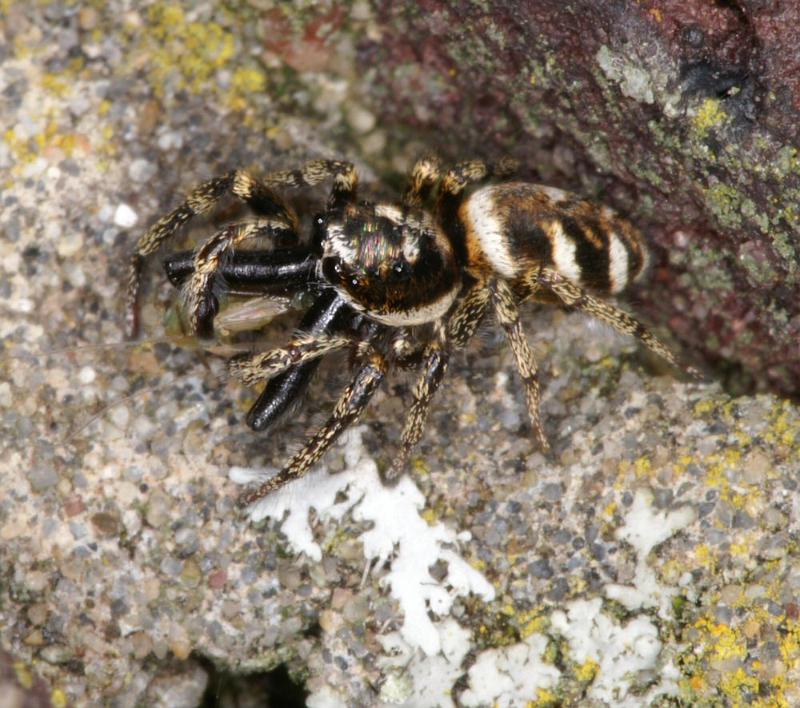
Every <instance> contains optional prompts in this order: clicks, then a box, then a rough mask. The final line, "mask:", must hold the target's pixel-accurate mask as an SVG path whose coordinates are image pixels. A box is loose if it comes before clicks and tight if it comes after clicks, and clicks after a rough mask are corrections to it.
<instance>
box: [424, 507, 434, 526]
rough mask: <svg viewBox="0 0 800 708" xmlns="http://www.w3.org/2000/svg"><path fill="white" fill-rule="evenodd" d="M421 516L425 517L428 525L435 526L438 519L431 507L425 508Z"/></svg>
mask: <svg viewBox="0 0 800 708" xmlns="http://www.w3.org/2000/svg"><path fill="white" fill-rule="evenodd" d="M420 516H421V517H422V518H423V519H425V523H426V524H428V526H434V525H435V524H436V523H437V521H438V519H437V518H436V512H435V511H434V510H433V509H431V508H427V509H423V510H422V513H421V514H420Z"/></svg>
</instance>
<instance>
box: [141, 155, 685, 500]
mask: <svg viewBox="0 0 800 708" xmlns="http://www.w3.org/2000/svg"><path fill="white" fill-rule="evenodd" d="M505 169H506V168H505V166H504V167H502V168H500V169H497V170H495V171H494V172H493V171H492V170H490V169H489V168H488V167H487V166H486V165H485V164H484V163H482V162H479V161H469V162H463V163H460V164H457V165H455V166H454V167H453V168H451V169H449V170H446V171H444V170H442V169H441V168H440V166H439V163H438V162H437V161H436V160H435V159H432V158H426V159H423V160H420V161H419V162H417V164H416V165H415V166H414V168H413V170H412V172H411V175H410V179H409V186H408V188H407V190H406V192H405V194H404V195H403V199H402V200H401V202H400V203H398V204H391V203H369V202H359V201H358V200H357V198H356V184H357V179H356V173H355V170H354V168H353V166H352V165H351V164H350V163H347V162H337V161H331V160H317V161H314V162H310V163H308V164H306V165H305V166H304V167H302V168H301V169H298V170H290V171H284V172H273V173H271V174H269V175H267V176H265V177H264V178H262V179H256V178H254V177H252V176H251V175H249V174H248V173H247V172H244V171H235V172H232V173H229V174H227V175H225V176H223V177H218V178H215V179H212V180H210V181H208V182H206V183H204V184H203V185H201V186H199V187H198V188H196V189H195V190H194V191H193V192H192V193H191V194H190V195H189V196H188V197H187V199H186V201H185V202H184V203H183V204H181V205H180V206H178V207H177V208H176V209H175V210H174V211H172V212H170V213H169V214H167V215H166V216H165V217H163V218H162V219H161V220H159V221H158V222H156V223H155V224H154V225H153V226H152V227H151V228H150V229H149V230H148V231H147V232H146V233H145V234H144V235H143V236H142V237H141V239H140V240H139V243H138V245H137V249H136V252H135V253H134V255H133V258H132V261H131V267H130V276H129V288H128V313H129V333H130V334H131V335H134V334H135V332H136V329H137V321H136V312H137V307H136V301H137V298H138V291H139V283H140V276H141V268H142V263H143V261H144V258H145V257H146V256H147V255H149V254H151V253H153V252H154V251H155V250H157V249H158V248H159V246H160V245H161V244H162V243H164V242H165V241H166V240H167V239H169V238H170V237H171V236H172V235H173V234H175V233H176V232H177V231H178V230H179V228H180V227H181V226H182V225H183V224H185V223H186V222H187V221H189V220H190V219H191V218H192V217H194V216H196V215H200V214H206V213H208V212H210V211H211V210H212V209H213V208H214V207H215V206H216V205H217V204H218V203H219V201H220V200H221V199H222V198H223V197H225V196H226V195H229V194H232V195H234V196H235V197H237V198H239V199H241V200H243V201H244V202H246V203H247V204H248V205H249V207H250V208H251V210H252V212H253V216H252V218H248V219H247V220H245V221H240V222H235V223H231V224H227V225H225V226H224V227H223V228H222V229H220V230H219V231H218V232H217V233H215V234H214V235H213V236H212V237H211V238H210V239H208V240H207V241H206V242H205V243H203V244H202V245H201V246H200V247H199V248H198V249H197V250H195V251H194V252H193V253H179V254H175V255H173V256H171V257H170V258H168V259H167V261H166V263H165V266H166V269H167V275H168V277H169V278H170V280H171V281H172V282H173V284H175V285H176V286H180V287H181V288H182V292H183V296H184V300H185V308H186V313H187V319H188V326H189V328H190V329H191V330H192V331H194V332H197V333H200V334H209V333H210V332H211V331H213V325H214V321H215V318H216V316H217V311H218V309H219V308H218V303H217V298H216V295H215V292H219V290H220V289H226V290H228V291H230V292H235V293H237V294H243V293H244V294H248V295H252V296H264V295H275V294H284V295H285V294H289V295H293V294H297V293H300V292H303V293H308V294H310V295H312V296H313V297H314V304H313V305H312V306H311V307H310V308H309V309H308V311H307V312H306V314H305V315H304V316H303V318H302V319H301V321H300V323H299V327H298V332H297V333H296V334H295V336H294V337H293V338H292V339H291V340H290V341H289V343H288V344H287V346H285V347H283V348H280V349H273V350H270V351H266V352H256V353H253V354H249V355H247V356H244V357H236V358H234V359H232V360H231V361H230V364H229V367H230V371H231V373H232V374H233V375H235V376H236V377H238V378H240V379H241V380H242V381H244V382H245V383H247V384H251V385H257V384H261V383H263V384H265V385H264V389H263V390H262V392H261V394H260V395H259V398H258V399H257V401H256V402H255V404H253V407H252V408H251V410H250V412H249V413H248V417H247V422H248V424H249V425H250V426H251V427H252V428H253V429H255V430H264V429H265V428H267V427H268V426H269V425H270V424H271V423H272V422H274V421H275V420H276V419H277V418H278V417H279V416H280V415H281V414H282V413H283V412H284V411H285V410H286V409H287V408H288V406H289V404H290V403H291V402H292V401H293V400H294V399H296V398H297V396H298V395H299V394H300V393H301V392H302V390H303V389H304V388H305V386H306V385H307V383H308V381H309V379H310V377H311V375H312V374H313V372H314V370H315V368H316V367H317V365H318V364H319V361H320V359H321V357H322V356H324V355H325V354H328V353H329V352H332V351H335V350H337V349H344V348H349V349H351V350H352V351H353V353H354V355H355V361H356V365H355V373H354V375H353V379H352V381H351V383H350V384H349V385H348V386H347V388H346V389H345V390H344V392H343V393H342V395H341V397H340V398H339V401H338V402H337V404H336V406H335V408H334V410H333V413H332V415H331V416H330V418H329V419H328V421H327V422H326V423H325V424H324V425H323V426H322V428H321V429H320V430H319V431H318V432H317V433H315V434H314V435H313V436H312V437H310V438H309V440H308V441H307V442H306V444H305V445H304V446H303V448H302V449H301V450H300V451H299V452H298V453H297V454H296V455H294V457H293V458H292V459H291V460H290V461H289V462H288V464H287V465H286V466H285V467H284V468H283V469H282V470H281V471H280V472H279V473H278V474H277V475H275V476H274V477H272V478H270V479H269V480H267V481H266V482H265V483H263V484H262V485H261V486H260V487H258V488H255V489H252V490H250V491H248V492H246V493H245V494H244V495H242V498H241V501H242V503H243V504H250V503H252V502H254V501H256V500H258V499H260V498H261V497H263V496H265V495H266V494H268V493H269V492H270V491H272V490H274V489H277V488H278V487H280V486H282V485H283V484H285V483H286V482H288V481H290V480H291V479H294V478H296V477H299V476H301V475H303V474H305V472H306V471H307V470H308V469H309V468H310V467H311V466H312V465H313V464H314V463H315V462H316V461H317V460H319V458H320V457H321V456H322V455H323V453H324V452H325V451H326V450H327V449H328V447H330V445H331V444H332V443H333V441H334V440H335V439H336V438H337V437H338V436H339V434H340V433H341V432H342V431H343V430H344V429H345V428H347V427H348V426H349V425H351V424H352V423H353V422H354V421H355V420H356V419H357V418H358V417H359V416H360V415H361V413H362V411H363V410H364V408H365V406H366V405H367V403H368V401H369V399H370V398H371V397H372V395H373V394H374V392H375V390H376V389H377V388H378V386H379V385H380V383H381V381H382V380H383V378H384V376H385V374H386V372H387V370H388V368H389V367H390V366H392V365H399V366H416V367H418V368H419V369H420V374H419V379H418V381H417V384H416V386H415V388H414V392H413V402H412V405H411V408H410V410H409V412H408V415H407V417H406V421H405V424H404V426H403V432H402V443H401V448H400V450H399V452H398V454H397V455H396V456H395V458H394V462H393V464H392V466H391V468H390V470H389V471H388V472H387V475H386V476H387V477H388V478H393V477H396V476H397V475H398V474H399V473H400V472H402V470H403V467H404V463H405V461H406V459H407V458H408V455H409V453H410V452H411V450H412V448H413V447H414V445H415V444H416V443H417V441H418V440H419V438H420V437H421V435H422V431H423V427H424V423H425V420H426V418H427V415H428V409H429V406H430V401H431V398H432V397H433V395H434V393H435V392H436V389H437V388H438V387H439V385H440V383H441V381H442V378H443V377H444V373H445V369H446V367H447V362H448V359H449V357H450V353H451V351H452V350H453V349H456V348H460V347H463V346H465V345H466V343H467V341H468V340H469V339H470V338H471V337H472V335H473V334H474V333H475V330H476V329H477V327H478V325H479V324H480V322H481V320H482V319H483V318H484V316H485V315H486V314H487V313H488V312H489V311H493V312H494V314H495V316H496V319H497V321H498V322H499V324H500V326H501V327H502V328H503V329H504V330H505V333H506V336H507V338H508V340H509V343H510V345H511V348H512V351H513V354H514V358H515V360H516V364H517V368H518V370H519V373H520V377H521V379H522V382H523V385H524V388H525V392H526V398H527V404H528V413H529V416H530V420H531V424H532V427H533V430H534V432H535V434H536V436H537V439H538V441H539V444H540V445H541V446H542V447H543V448H547V440H546V438H545V435H544V431H543V429H542V424H541V421H540V418H539V382H538V375H537V364H536V360H535V358H534V355H533V351H532V350H531V349H530V347H529V345H528V342H527V340H526V338H525V336H524V333H523V331H522V328H521V325H520V320H519V314H518V306H519V304H520V303H522V302H523V301H525V300H537V301H541V302H551V303H552V302H555V303H560V304H562V305H566V306H570V307H574V308H577V309H580V310H583V311H584V312H587V313H588V314H590V315H593V316H594V317H597V318H599V319H600V320H602V321H604V322H606V323H607V324H609V325H611V326H612V327H614V328H615V329H616V330H618V331H620V332H623V333H625V334H629V335H633V336H635V337H637V338H638V339H640V340H641V341H642V342H643V343H644V344H645V345H646V346H647V347H649V348H650V349H651V350H653V351H654V352H656V353H657V354H659V355H660V356H662V357H663V358H664V359H666V360H667V361H668V362H670V363H671V364H673V365H676V361H675V357H674V356H673V355H672V353H671V352H670V351H669V349H667V348H666V347H665V346H664V345H663V344H662V343H661V342H660V341H659V340H658V339H656V338H655V337H654V336H653V335H652V334H651V333H650V332H649V331H647V330H646V329H645V328H644V327H643V326H642V325H641V324H640V323H639V322H637V321H636V320H635V319H633V318H632V317H631V316H630V315H628V314H627V313H625V312H624V311H622V310H620V309H619V308H617V307H615V306H614V305H611V304H609V303H607V302H605V301H604V300H602V299H600V298H599V297H598V295H599V296H603V295H609V294H616V293H618V292H620V291H622V290H623V289H625V288H626V287H627V286H628V285H629V284H630V283H631V282H633V280H635V279H636V278H637V276H639V275H640V274H641V273H642V271H643V269H644V266H645V262H646V251H645V246H644V242H643V239H642V237H641V235H640V234H639V232H638V231H637V230H636V229H634V228H633V226H631V225H630V224H629V223H628V222H627V221H625V220H624V219H621V218H620V217H618V216H616V215H615V214H614V213H613V212H612V211H611V210H610V209H608V208H606V207H602V206H598V205H596V204H593V203H591V202H587V201H584V200H581V199H579V198H577V197H575V196H574V195H572V194H569V193H567V192H563V191H561V190H558V189H553V188H551V187H545V186H541V185H535V184H529V183H526V182H515V181H507V180H506V181H504V180H502V179H500V178H501V177H506V176H507V175H505V174H501V173H504V172H505ZM493 177H494V178H495V179H492V178H493ZM328 178H330V179H331V180H332V181H333V188H332V191H331V194H330V197H329V199H328V204H327V208H326V210H325V212H324V213H322V214H320V215H318V216H316V217H314V219H313V233H312V234H311V237H310V238H309V239H308V243H307V244H306V245H302V240H301V239H300V234H299V230H300V227H299V224H300V221H299V219H298V217H297V216H296V215H295V213H294V212H293V211H292V209H291V208H289V207H288V206H287V205H286V204H285V203H284V201H283V200H282V199H281V198H280V196H279V194H278V192H279V191H280V190H286V189H291V188H299V187H305V186H309V185H315V184H318V183H319V182H321V181H322V180H324V179H328ZM264 236H266V237H273V238H274V237H281V238H282V240H283V241H288V242H290V243H294V244H295V245H291V246H288V247H283V248H280V249H278V248H274V249H271V250H267V251H263V250H252V249H243V248H240V245H241V244H242V243H243V242H244V241H248V240H250V241H252V240H253V239H254V238H257V237H264Z"/></svg>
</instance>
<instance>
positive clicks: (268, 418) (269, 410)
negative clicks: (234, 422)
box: [246, 290, 351, 431]
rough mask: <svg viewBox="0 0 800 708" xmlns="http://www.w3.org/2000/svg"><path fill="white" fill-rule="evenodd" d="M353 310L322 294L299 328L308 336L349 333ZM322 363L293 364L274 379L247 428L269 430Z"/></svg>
mask: <svg viewBox="0 0 800 708" xmlns="http://www.w3.org/2000/svg"><path fill="white" fill-rule="evenodd" d="M350 314H351V310H350V308H349V307H348V306H347V305H346V304H345V302H344V300H343V299H342V298H341V297H339V296H338V295H337V294H336V293H335V292H334V291H333V290H328V291H326V292H323V293H322V294H321V295H320V296H319V297H318V298H317V299H316V300H315V301H314V304H313V305H312V306H311V307H310V308H308V310H307V311H306V313H305V314H304V315H303V317H302V319H301V320H300V322H299V323H298V325H297V327H298V330H299V331H300V332H305V333H307V334H309V335H330V334H333V333H338V332H341V331H342V330H343V329H344V328H345V327H346V326H347V328H348V329H349V324H350ZM320 361H321V360H320V359H311V360H310V361H307V362H306V363H305V364H294V365H292V366H291V367H289V368H288V369H287V370H286V371H284V372H283V373H282V374H278V375H277V376H275V377H273V378H271V379H270V380H269V381H267V385H266V386H264V390H263V391H262V392H261V394H260V395H259V396H258V398H257V399H256V402H255V403H253V405H252V406H251V408H250V410H249V411H248V413H247V419H246V420H247V425H249V426H250V427H251V428H252V429H253V430H259V431H260V430H266V429H267V428H269V427H270V426H271V425H272V424H273V423H274V422H275V421H276V420H278V418H280V417H281V416H282V415H283V414H284V413H285V412H286V411H287V410H288V409H289V407H290V406H291V405H292V403H293V402H294V401H296V400H297V398H298V397H299V396H300V394H301V393H302V392H303V391H305V390H306V387H307V386H308V383H309V381H311V377H312V376H313V374H314V372H315V371H316V370H317V367H318V366H319V363H320Z"/></svg>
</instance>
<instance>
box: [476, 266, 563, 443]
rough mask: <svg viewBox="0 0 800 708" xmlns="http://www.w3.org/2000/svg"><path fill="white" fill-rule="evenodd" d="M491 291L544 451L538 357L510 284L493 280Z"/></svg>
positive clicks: (498, 319) (535, 431)
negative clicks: (526, 332)
mask: <svg viewBox="0 0 800 708" xmlns="http://www.w3.org/2000/svg"><path fill="white" fill-rule="evenodd" d="M489 290H490V292H491V294H492V304H493V305H494V311H495V314H496V315H497V321H498V322H499V323H500V326H501V327H502V328H503V330H505V333H506V339H508V343H509V344H510V345H511V351H512V352H513V353H514V359H515V360H516V363H517V371H519V375H520V378H521V379H522V384H523V386H524V387H525V398H526V400H527V403H528V416H529V417H530V420H531V427H532V428H533V431H534V433H535V435H536V438H537V440H538V441H539V445H540V447H541V448H542V450H547V449H549V447H550V445H549V444H548V442H547V438H546V437H545V434H544V428H543V427H542V420H541V417H540V415H539V406H540V398H541V393H540V389H539V369H538V366H537V364H536V357H535V356H534V354H533V350H532V349H531V347H530V345H529V344H528V339H527V337H526V336H525V332H524V331H523V329H522V324H521V323H520V321H519V310H518V309H517V302H516V298H515V297H514V293H513V292H512V291H511V288H510V287H509V286H508V283H506V281H504V280H499V279H498V280H494V281H493V282H492V283H491V284H490V286H489Z"/></svg>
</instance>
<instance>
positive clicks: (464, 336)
mask: <svg viewBox="0 0 800 708" xmlns="http://www.w3.org/2000/svg"><path fill="white" fill-rule="evenodd" d="M488 305H489V294H488V292H487V289H486V285H485V284H484V283H475V284H473V285H471V286H469V290H468V291H467V292H466V294H465V295H464V297H463V298H462V299H461V300H460V301H459V303H458V305H457V306H456V307H455V309H454V310H453V312H452V313H451V314H450V315H449V316H448V317H447V319H446V321H445V322H444V324H443V325H442V326H441V327H440V329H439V333H438V337H437V339H436V340H435V341H434V342H432V343H431V344H429V345H428V346H427V347H426V348H425V350H424V354H423V359H422V374H420V376H419V378H418V379H417V383H416V385H415V387H414V393H413V397H414V400H413V403H412V404H411V408H410V410H409V412H408V414H407V415H406V419H405V422H404V424H403V432H402V434H401V438H400V441H401V443H400V450H399V452H398V454H397V456H396V457H395V459H394V462H393V463H392V466H391V467H390V468H389V470H387V472H386V475H385V477H386V479H387V480H393V479H396V478H397V477H399V476H400V475H401V474H402V473H403V469H404V467H405V465H406V462H407V461H408V458H409V455H410V454H411V451H412V450H413V449H414V447H415V446H416V445H417V443H418V442H419V440H420V438H421V437H422V433H423V432H424V429H425V422H426V421H427V419H428V413H429V411H430V405H431V401H432V400H433V396H434V394H435V393H436V391H437V390H438V388H439V386H440V384H441V383H442V380H443V378H444V375H445V372H446V370H447V364H448V362H449V360H450V352H451V351H452V349H454V348H463V347H464V346H466V344H467V342H468V341H469V340H470V339H471V338H472V336H473V335H474V334H475V331H476V330H477V329H478V325H480V323H481V321H482V320H483V318H484V316H485V315H486V312H487V310H488Z"/></svg>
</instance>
